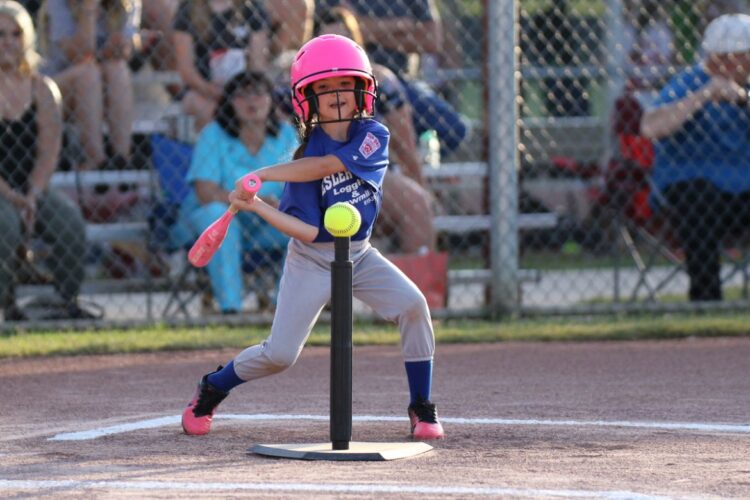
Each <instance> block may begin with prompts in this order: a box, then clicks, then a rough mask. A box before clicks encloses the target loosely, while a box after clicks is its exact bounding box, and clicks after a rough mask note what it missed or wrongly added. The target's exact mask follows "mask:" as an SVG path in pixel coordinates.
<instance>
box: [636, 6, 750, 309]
mask: <svg viewBox="0 0 750 500" xmlns="http://www.w3.org/2000/svg"><path fill="white" fill-rule="evenodd" d="M702 49H703V52H704V57H703V59H702V60H701V61H700V62H699V63H698V64H696V65H695V66H693V67H691V68H688V69H686V70H684V71H682V72H681V73H680V74H678V75H677V76H675V77H674V78H673V79H672V80H671V81H670V82H669V83H668V84H667V85H666V86H665V87H664V88H663V89H662V90H661V92H660V94H659V97H658V98H657V100H656V103H655V107H654V109H652V110H650V111H648V112H646V113H645V115H644V116H643V119H642V122H641V132H642V134H643V135H645V136H646V137H648V138H649V139H651V140H653V141H655V144H654V153H655V158H654V172H653V180H654V184H655V187H656V189H657V191H658V192H661V193H662V194H663V195H664V199H665V200H666V202H667V203H668V204H669V206H670V210H669V212H668V213H669V214H670V223H671V225H673V226H674V228H675V229H676V232H677V236H678V237H679V239H680V244H681V245H682V247H683V250H684V252H685V257H686V261H687V262H686V264H687V271H688V274H689V276H690V293H689V296H690V299H691V300H698V301H700V300H721V299H722V290H721V277H720V276H721V275H720V271H721V268H720V266H721V260H720V244H721V240H722V239H723V238H724V237H725V236H726V235H727V234H728V233H729V232H730V231H732V230H733V229H736V228H739V227H747V225H748V222H750V109H749V108H748V77H749V76H750V16H748V15H745V14H728V15H723V16H720V17H718V18H717V19H715V20H714V21H712V22H711V24H709V26H708V27H707V28H706V32H705V34H704V37H703V42H702Z"/></svg>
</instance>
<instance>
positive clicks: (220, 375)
mask: <svg viewBox="0 0 750 500" xmlns="http://www.w3.org/2000/svg"><path fill="white" fill-rule="evenodd" d="M244 382H245V381H244V380H242V379H241V378H239V377H238V376H237V373H235V371H234V361H230V362H229V364H227V366H225V367H224V368H222V369H221V370H219V371H218V372H216V373H212V374H211V375H209V376H208V383H209V384H211V385H212V386H214V387H216V388H217V389H219V390H220V391H222V392H229V391H230V390H232V389H234V388H235V387H237V386H238V385H240V384H242V383H244Z"/></svg>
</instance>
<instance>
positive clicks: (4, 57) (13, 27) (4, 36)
mask: <svg viewBox="0 0 750 500" xmlns="http://www.w3.org/2000/svg"><path fill="white" fill-rule="evenodd" d="M22 54H23V32H22V31H21V28H20V26H18V24H16V22H15V21H14V20H13V18H11V17H8V16H5V15H0V68H3V69H4V70H12V69H16V68H18V66H19V64H20V63H21V56H22Z"/></svg>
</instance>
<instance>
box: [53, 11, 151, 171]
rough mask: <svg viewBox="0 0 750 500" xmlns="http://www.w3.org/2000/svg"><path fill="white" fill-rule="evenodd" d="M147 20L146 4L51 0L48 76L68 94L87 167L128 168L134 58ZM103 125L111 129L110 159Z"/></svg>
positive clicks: (68, 106)
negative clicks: (144, 14) (141, 27)
mask: <svg viewBox="0 0 750 500" xmlns="http://www.w3.org/2000/svg"><path fill="white" fill-rule="evenodd" d="M140 18H141V4H140V0H80V1H71V0H48V1H47V3H46V11H45V13H44V17H43V19H42V20H41V21H40V22H41V23H42V24H43V25H44V27H45V31H46V33H47V36H48V38H47V39H46V40H44V42H45V43H44V44H43V45H44V46H45V47H46V54H45V55H46V64H45V67H44V73H46V74H48V75H50V76H52V77H53V78H54V79H55V81H56V82H57V84H58V86H59V87H60V90H62V95H63V101H64V103H65V110H66V113H68V114H71V115H72V116H73V118H74V122H75V124H76V125H77V127H78V129H79V131H80V136H81V144H82V146H83V149H84V152H85V153H86V159H85V161H84V162H83V164H82V165H80V167H81V168H83V169H93V168H118V169H122V168H127V166H128V165H129V162H130V155H131V134H132V128H133V108H134V102H133V101H134V98H133V83H132V76H131V72H130V68H129V66H128V60H129V59H130V55H131V53H132V51H133V44H134V42H135V40H136V36H137V33H138V29H139V25H140ZM103 122H106V124H107V130H108V131H109V146H110V147H111V150H112V154H111V155H108V154H107V151H106V148H105V144H104V137H103V130H104V128H103V126H102V124H103Z"/></svg>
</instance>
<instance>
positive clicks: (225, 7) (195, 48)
mask: <svg viewBox="0 0 750 500" xmlns="http://www.w3.org/2000/svg"><path fill="white" fill-rule="evenodd" d="M269 29H270V22H269V19H268V16H267V14H266V11H265V10H264V8H263V6H262V5H261V4H260V3H258V2H257V1H241V0H234V1H232V2H226V1H219V0H183V1H182V2H180V5H179V7H178V9H177V14H176V15H175V19H174V49H175V61H176V63H177V71H179V73H180V76H181V77H182V81H183V83H184V84H185V87H186V92H185V95H184V96H183V98H182V107H183V110H184V111H185V112H186V113H187V114H189V115H191V116H193V117H194V118H195V128H196V130H200V129H202V128H203V127H204V126H205V125H206V123H208V122H209V121H210V120H211V119H212V117H213V116H214V110H215V109H216V105H217V103H218V101H219V99H220V98H221V96H222V88H223V86H224V83H225V82H227V81H228V80H229V79H230V78H231V77H232V76H234V75H236V74H237V73H239V72H241V71H244V70H245V69H248V70H258V71H263V70H265V69H266V68H267V66H268V61H269V50H270V38H269V36H270V32H269Z"/></svg>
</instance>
